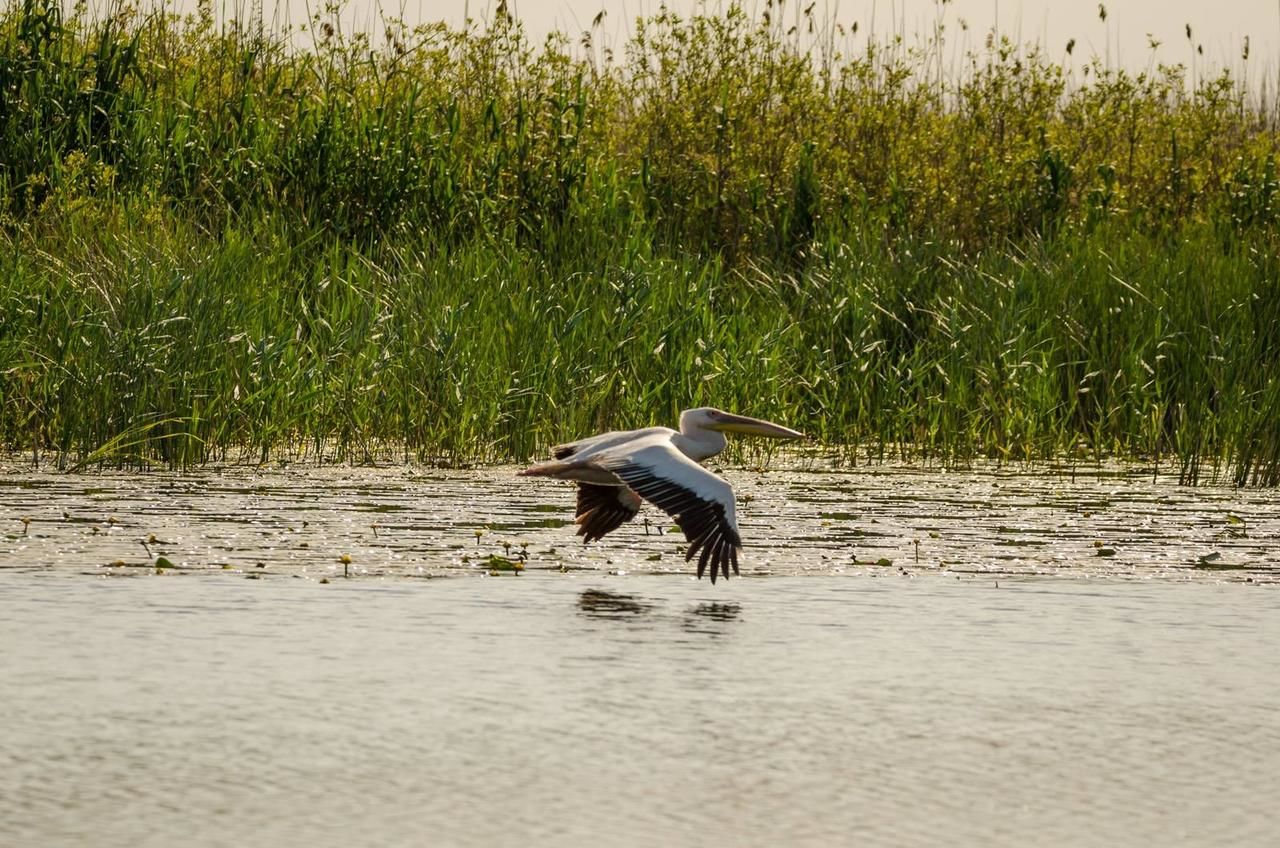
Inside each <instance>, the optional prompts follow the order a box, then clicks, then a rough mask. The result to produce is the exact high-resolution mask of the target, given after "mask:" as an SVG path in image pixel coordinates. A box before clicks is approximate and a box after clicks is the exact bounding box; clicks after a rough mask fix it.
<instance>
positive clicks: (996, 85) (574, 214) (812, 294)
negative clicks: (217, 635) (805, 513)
mask: <svg viewBox="0 0 1280 848" xmlns="http://www.w3.org/2000/svg"><path fill="white" fill-rule="evenodd" d="M325 23H326V22H325V21H324V20H317V21H315V22H314V24H315V28H314V29H313V30H312V34H313V35H314V38H315V42H314V45H313V47H311V48H306V49H304V48H300V47H296V46H293V45H294V44H295V41H291V40H290V39H291V38H294V37H295V35H296V34H289V33H269V32H266V31H264V30H263V29H262V28H261V27H254V26H249V25H229V26H219V25H216V24H215V23H214V22H213V20H212V17H211V16H210V15H208V14H207V11H206V13H205V14H203V15H202V16H197V17H195V18H193V19H189V20H178V19H174V18H165V17H160V16H139V15H136V14H133V13H130V12H127V11H124V10H121V11H118V12H117V13H116V14H112V15H106V16H102V17H91V16H90V15H88V14H87V13H85V12H83V11H73V12H72V13H71V14H70V16H69V17H66V18H64V17H63V16H62V15H61V13H60V12H59V10H58V6H57V4H56V3H51V2H49V0H26V2H24V3H22V4H21V5H13V6H10V7H9V9H8V10H7V11H6V12H4V13H3V14H0V91H3V92H4V98H3V101H2V102H0V150H3V152H4V155H3V156H0V231H2V233H3V235H2V236H0V239H2V241H0V441H3V444H4V445H6V446H7V447H9V448H11V449H30V450H35V451H38V452H45V451H51V452H53V453H54V454H55V455H57V456H58V457H59V458H61V459H62V460H63V461H65V462H68V463H73V462H77V461H80V462H83V461H98V460H111V461H121V460H130V459H134V460H138V461H145V460H148V459H154V458H159V459H161V460H162V461H165V462H168V463H169V464H172V465H175V466H182V465H188V464H193V463H200V462H206V461H209V460H213V459H219V458H221V457H224V456H227V455H230V454H237V455H239V454H240V452H242V451H244V450H246V449H248V450H250V451H252V454H253V455H255V456H260V457H264V458H265V457H268V456H273V455H281V454H285V455H287V454H292V453H299V452H309V453H315V452H318V451H320V450H324V451H326V453H327V454H336V455H338V456H341V457H343V458H348V459H361V458H364V457H365V456H371V455H374V454H375V453H378V452H380V451H382V450H384V449H385V446H386V445H389V444H394V445H399V446H402V448H403V449H404V450H405V451H406V452H408V453H409V454H411V455H415V456H418V457H422V458H435V459H438V460H441V461H446V462H454V463H457V462H467V461H475V460H484V461H489V460H500V459H508V458H513V457H514V458H519V457H525V456H528V455H530V454H532V453H535V452H537V451H539V450H541V449H543V448H545V446H546V445H547V444H548V443H550V442H553V441H555V440H557V439H562V438H566V437H569V436H571V435H575V434H579V433H582V432H587V431H590V430H593V429H597V428H602V427H613V426H631V425H638V424H644V423H650V422H669V421H670V420H672V419H673V418H674V416H675V414H676V413H677V412H678V411H679V409H681V408H684V407H687V406H691V405H696V404H701V403H712V404H716V405H719V406H725V407H734V408H738V409H743V410H746V411H751V412H753V413H754V414H760V415H767V416H771V417H775V418H777V419H778V420H783V421H787V422H790V423H794V424H796V425H798V426H800V427H801V428H802V429H805V430H807V431H810V432H812V433H813V434H814V435H816V436H819V437H820V438H822V439H824V440H827V441H830V442H834V443H839V444H843V445H869V446H871V449H872V450H873V452H875V453H880V454H883V455H889V454H899V453H912V454H915V453H919V452H924V453H928V454H930V455H937V456H941V457H944V458H953V459H961V458H964V457H969V456H977V455H985V456H994V457H1001V458H1007V459H1010V460H1015V459H1026V458H1035V457H1046V458H1047V457H1060V456H1063V455H1068V456H1073V457H1081V458H1088V459H1093V458H1099V457H1105V456H1123V457H1144V458H1150V459H1154V460H1157V461H1159V462H1161V463H1163V464H1165V465H1168V466H1169V467H1171V468H1173V469H1176V470H1177V471H1179V472H1180V473H1181V474H1182V476H1183V477H1184V479H1187V480H1189V481H1190V480H1195V479H1197V478H1198V477H1199V476H1200V475H1201V474H1202V473H1205V472H1209V473H1213V472H1225V473H1227V474H1229V475H1230V479H1233V480H1234V481H1236V482H1238V483H1249V482H1251V483H1259V484H1272V485H1274V484H1276V483H1280V425H1277V423H1276V422H1277V421H1278V420H1280V417H1278V415H1280V378H1278V377H1277V376H1276V372H1277V368H1276V365H1277V362H1276V359H1277V356H1278V355H1280V354H1278V353H1277V351H1280V338H1277V333H1280V329H1277V327H1280V291H1278V290H1277V289H1278V287H1280V283H1277V280H1280V267H1277V265H1278V264H1280V263H1278V261H1277V259H1276V258H1275V257H1276V244H1277V241H1276V214H1277V211H1278V204H1280V201H1278V200H1277V199H1276V192H1277V188H1278V187H1280V178H1278V177H1277V174H1276V168H1275V156H1276V146H1277V140H1278V139H1280V136H1278V135H1277V132H1276V126H1275V111H1274V108H1273V106H1272V105H1271V104H1269V103H1268V102H1267V101H1265V100H1263V99H1262V98H1261V97H1259V96H1255V95H1251V94H1249V93H1248V92H1247V91H1246V90H1245V88H1244V87H1243V86H1242V85H1241V84H1238V83H1237V82H1236V81H1235V80H1234V79H1233V78H1232V77H1231V76H1230V75H1229V74H1226V73H1225V72H1224V73H1221V74H1218V75H1216V76H1215V75H1213V74H1211V73H1209V72H1207V71H1205V69H1203V68H1201V69H1198V73H1197V79H1196V81H1195V85H1194V86H1191V85H1189V84H1188V83H1187V81H1186V79H1185V78H1184V72H1183V70H1182V69H1181V68H1180V67H1163V66H1161V67H1159V68H1158V69H1157V70H1155V71H1154V72H1151V73H1147V74H1131V73H1127V72H1124V71H1119V70H1114V69H1109V68H1107V67H1105V66H1104V65H1103V64H1102V63H1099V62H1096V61H1095V62H1092V63H1086V64H1085V65H1083V66H1082V67H1085V68H1087V73H1085V72H1084V71H1082V70H1080V69H1077V70H1076V72H1075V73H1074V74H1073V73H1071V72H1069V70H1068V69H1067V67H1065V65H1064V64H1063V63H1061V62H1055V61H1052V60H1050V59H1048V58H1047V57H1046V56H1045V55H1044V54H1043V53H1042V52H1040V51H1039V50H1037V49H1035V48H1032V47H1024V46H1018V45H1013V44H1011V43H1009V42H1008V41H1007V40H1004V39H1001V38H998V37H993V38H992V39H990V41H989V43H988V44H987V45H986V46H985V47H982V48H980V49H979V50H977V51H976V52H974V53H972V54H970V55H969V56H968V57H967V58H965V59H964V61H963V62H962V63H961V64H960V65H958V66H956V67H951V68H949V69H948V68H941V65H940V63H941V56H942V55H943V52H942V47H943V45H942V43H941V41H940V40H937V39H935V40H932V41H926V42H924V43H922V44H920V45H919V46H916V47H908V46H905V42H903V41H901V40H894V41H890V42H887V43H876V42H872V43H871V45H870V46H869V47H867V48H865V49H862V50H859V51H858V52H856V53H853V54H851V55H847V56H843V55H840V54H839V52H838V50H837V49H836V46H835V44H836V39H835V37H834V31H832V33H831V37H830V38H829V39H827V40H823V39H820V38H814V39H811V40H807V41H800V40H797V37H796V36H794V35H790V34H788V33H787V32H785V31H784V30H782V29H780V28H778V27H777V26H776V24H774V23H773V22H769V21H766V20H763V19H762V20H752V19H750V18H748V17H747V16H746V15H744V14H743V13H741V12H740V11H737V10H736V9H735V10H730V11H729V12H728V13H726V14H725V15H723V16H721V17H695V18H692V19H679V18H676V17H675V16H673V15H670V14H667V13H663V14H660V15H658V16H656V17H654V18H651V19H648V20H646V21H642V22H640V23H639V24H638V25H637V27H636V29H635V30H634V31H633V32H632V34H631V37H630V40H629V42H628V43H627V44H626V46H625V49H622V50H619V51H617V52H616V53H615V54H614V55H612V56H611V57H606V56H604V55H603V53H602V51H601V50H600V49H599V48H598V46H590V48H589V49H588V48H585V47H583V46H581V45H578V46H571V45H570V44H568V42H567V41H565V40H559V41H556V40H552V41H551V42H549V43H548V44H547V45H544V46H540V47H534V46H532V45H530V44H529V43H528V41H527V40H526V39H525V38H524V36H523V34H522V32H521V30H520V29H519V27H518V25H515V24H510V23H507V22H505V21H504V20H499V21H497V22H495V24H494V25H492V26H489V27H471V28H468V29H465V30H448V29H445V28H442V27H434V28H422V29H418V30H412V31H411V30H407V29H404V28H397V27H394V26H393V27H392V28H391V29H389V30H388V34H387V36H386V38H385V40H384V41H380V42H379V43H377V44H373V43H371V42H370V41H369V40H368V39H367V38H364V37H361V36H355V37H347V38H344V37H342V36H340V35H339V34H337V33H336V32H334V31H331V30H326V29H325V27H324V24H325ZM587 35H588V39H589V37H590V34H587ZM849 450H852V449H851V448H850V449H849Z"/></svg>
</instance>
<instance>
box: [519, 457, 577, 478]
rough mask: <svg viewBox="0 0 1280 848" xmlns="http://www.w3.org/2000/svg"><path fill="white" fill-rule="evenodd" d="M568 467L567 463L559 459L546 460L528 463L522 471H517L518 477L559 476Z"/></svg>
mask: <svg viewBox="0 0 1280 848" xmlns="http://www.w3.org/2000/svg"><path fill="white" fill-rule="evenodd" d="M568 468H569V463H567V462H560V461H559V460H550V461H548V462H539V463H537V464H535V465H530V466H529V467H528V468H526V469H525V470H524V471H517V472H516V475H517V476H519V477H559V476H560V475H561V474H563V473H564V472H565V471H566V470H567V469H568Z"/></svg>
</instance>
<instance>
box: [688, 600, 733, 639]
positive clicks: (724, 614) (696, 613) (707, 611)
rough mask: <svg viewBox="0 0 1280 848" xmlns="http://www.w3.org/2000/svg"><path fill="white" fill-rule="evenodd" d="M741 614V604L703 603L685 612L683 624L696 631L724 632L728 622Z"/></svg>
mask: <svg viewBox="0 0 1280 848" xmlns="http://www.w3.org/2000/svg"><path fill="white" fill-rule="evenodd" d="M740 615H742V605H741V604H721V603H701V604H698V605H697V606H696V607H691V608H690V609H688V610H687V611H686V612H685V615H684V619H683V621H681V626H683V627H684V629H685V630H690V631H693V632H695V633H723V632H724V630H725V624H726V622H730V621H736V620H737V619H738V616H740Z"/></svg>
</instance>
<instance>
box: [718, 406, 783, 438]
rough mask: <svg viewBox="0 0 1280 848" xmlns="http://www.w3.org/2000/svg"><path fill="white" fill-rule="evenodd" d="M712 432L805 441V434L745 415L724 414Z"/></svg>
mask: <svg viewBox="0 0 1280 848" xmlns="http://www.w3.org/2000/svg"><path fill="white" fill-rule="evenodd" d="M711 429H712V430H719V431H721V432H723V433H740V434H742V435H744V436H765V437H767V438H770V439H803V438H804V433H800V432H797V431H796V430H792V429H791V428H790V427H783V426H782V425H781V424H774V423H772V422H769V421H761V420H760V419H759V418H748V417H747V416H745V415H732V414H730V413H727V412H726V413H722V414H721V415H720V418H719V420H717V421H716V422H715V423H714V424H713V425H711Z"/></svg>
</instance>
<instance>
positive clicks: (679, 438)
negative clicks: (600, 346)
mask: <svg viewBox="0 0 1280 848" xmlns="http://www.w3.org/2000/svg"><path fill="white" fill-rule="evenodd" d="M725 433H740V434H743V435H748V436H766V437H768V438H772V439H800V438H803V437H804V435H803V434H802V433H797V432H796V431H795V430H792V429H790V428H787V427H783V426H781V425H780V424H771V423H770V422H768V421H761V420H760V419H758V418H748V417H747V416H745V415H734V414H732V413H730V412H724V411H723V410H719V409H713V408H712V407H709V406H704V407H699V408H698V409H686V410H685V411H684V412H682V413H680V430H679V432H677V431H675V430H672V429H671V428H670V427H645V428H644V429H641V430H622V431H615V432H609V433H602V434H600V435H599V436H591V437H589V438H586V439H579V440H578V441H576V442H569V443H568V444H563V445H557V446H556V447H554V448H552V449H551V455H552V456H554V457H555V459H552V460H549V461H547V462H540V463H538V464H536V465H532V466H530V467H529V468H526V469H525V470H524V471H521V472H520V475H521V476H524V477H555V478H557V479H560V480H573V481H574V482H576V483H577V484H578V510H577V518H576V520H575V523H576V524H577V525H578V535H579V536H581V537H582V541H583V544H586V543H587V542H593V541H595V540H596V539H600V538H602V537H603V536H604V535H605V534H606V533H609V532H611V531H613V530H616V529H617V528H618V527H620V526H622V524H623V523H624V522H627V521H630V520H631V519H633V518H635V516H636V513H637V512H639V510H640V501H641V499H643V500H646V501H648V502H649V503H651V504H653V505H654V506H656V507H657V508H658V509H660V510H662V511H663V512H665V513H666V514H667V515H669V516H671V517H672V518H673V519H674V520H675V522H676V524H677V525H679V527H680V529H681V530H682V531H684V537H685V538H686V539H688V540H689V548H688V551H687V552H686V553H685V555H684V558H685V561H686V562H688V561H689V560H691V559H693V557H694V555H695V554H698V552H699V551H701V554H699V555H698V579H702V574H703V572H704V571H706V569H707V565H710V566H711V582H712V583H715V582H716V575H717V573H719V574H722V575H724V577H725V578H726V579H728V577H729V566H730V565H732V566H733V573H734V574H737V573H738V551H739V550H740V549H741V547H742V538H741V536H739V535H738V521H737V517H736V510H735V509H734V503H733V489H732V488H731V487H730V486H729V484H728V483H726V482H725V481H724V480H722V479H720V478H719V477H717V476H716V475H714V474H712V473H711V472H710V471H707V470H706V469H705V468H703V467H702V466H701V465H699V464H698V463H700V462H702V461H703V460H705V459H709V458H711V457H713V456H715V455H716V454H718V453H720V451H722V450H724V448H725V445H726V444H727V443H728V442H727V440H726V439H725V437H724V434H725Z"/></svg>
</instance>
